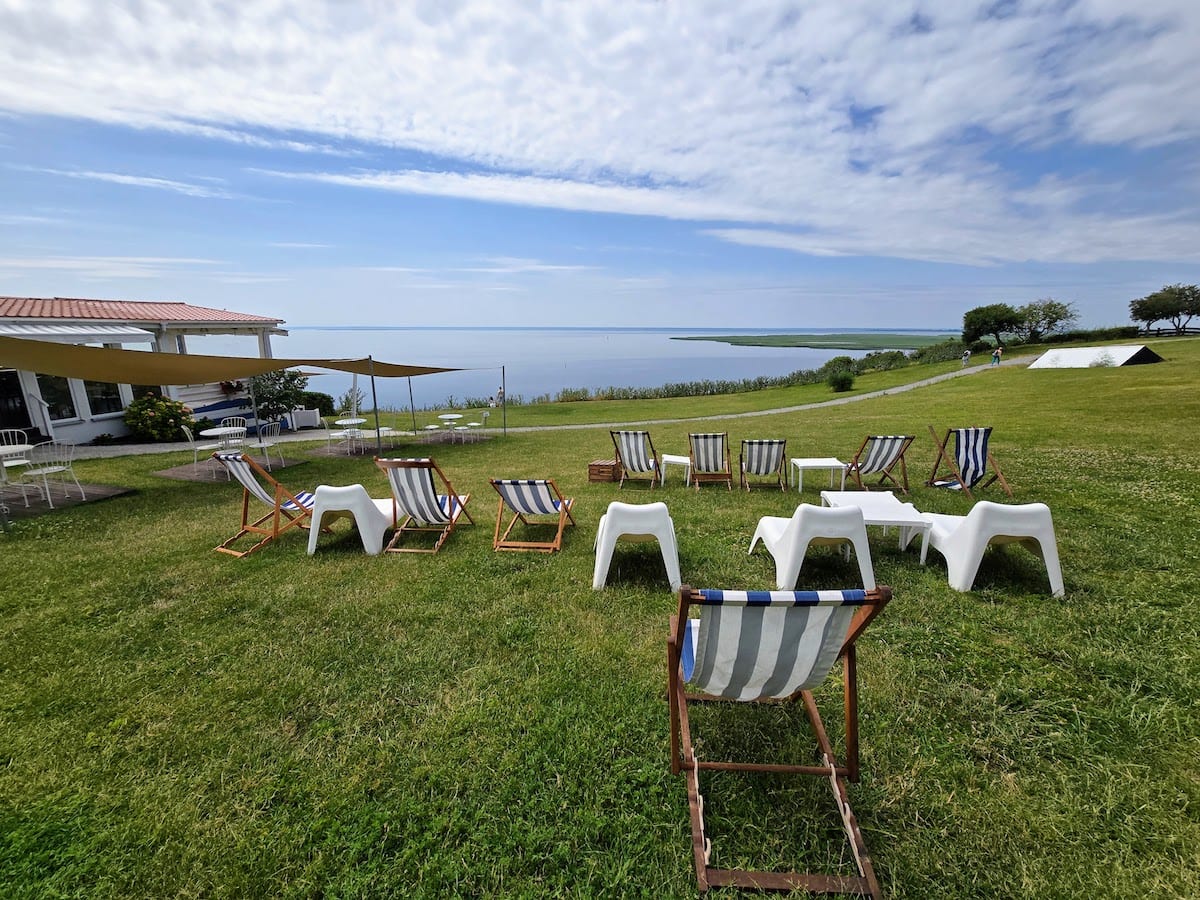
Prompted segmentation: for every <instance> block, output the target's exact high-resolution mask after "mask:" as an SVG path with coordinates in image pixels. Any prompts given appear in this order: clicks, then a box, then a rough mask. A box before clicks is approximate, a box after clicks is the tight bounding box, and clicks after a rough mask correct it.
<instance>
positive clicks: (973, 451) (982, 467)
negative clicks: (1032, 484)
mask: <svg viewBox="0 0 1200 900" xmlns="http://www.w3.org/2000/svg"><path fill="white" fill-rule="evenodd" d="M929 435H930V437H932V438H933V442H934V443H935V444H937V456H936V457H935V458H934V460H933V473H932V474H931V475H930V476H929V480H928V481H927V482H925V483H926V484H927V485H928V486H929V487H944V488H951V489H952V490H956V491H958V490H961V491H962V492H963V493H964V494H966V495H967V496H968V497H971V499H972V500H974V499H975V498H974V496H972V494H971V488H973V487H976V486H978V487H980V488H985V487H987V486H988V485H990V484H992V483H993V482H996V481H999V482H1000V487H1002V488H1003V489H1004V493H1006V494H1008V496H1010V497H1011V496H1012V489H1011V488H1010V487H1009V486H1008V482H1007V481H1006V480H1005V479H1004V473H1003V472H1001V471H1000V466H998V465H997V464H996V459H995V457H993V456H992V453H991V451H990V450H989V449H988V442H989V440H990V439H991V436H992V429H991V426H988V427H986V428H980V427H974V428H951V429H949V430H947V431H946V436H945V437H943V438H942V439H941V440H940V441H939V440H938V436H937V432H936V431H934V430H933V426H932V425H930V426H929ZM950 435H954V456H950V454H949V453H947V452H946V445H947V444H948V443H949V442H950ZM943 463H945V465H946V466H947V468H949V469H950V473H949V474H948V475H944V476H942V477H940V478H939V477H938V476H939V471H940V470H941V468H942V464H943ZM989 464H990V465H991V467H992V477H991V478H988V479H987V480H986V481H984V478H985V477H986V476H987V474H988V465H989ZM980 482H983V483H982V484H980Z"/></svg>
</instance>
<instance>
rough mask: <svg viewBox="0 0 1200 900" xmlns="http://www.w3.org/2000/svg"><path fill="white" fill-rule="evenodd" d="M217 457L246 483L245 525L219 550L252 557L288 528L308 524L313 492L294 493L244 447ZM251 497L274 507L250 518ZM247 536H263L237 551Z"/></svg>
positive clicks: (243, 513)
mask: <svg viewBox="0 0 1200 900" xmlns="http://www.w3.org/2000/svg"><path fill="white" fill-rule="evenodd" d="M213 459H215V460H216V461H217V462H219V463H220V464H221V465H223V466H224V467H225V468H226V469H227V470H228V471H229V474H230V475H232V476H233V477H234V478H236V479H237V481H238V483H239V484H241V486H242V524H241V528H240V529H239V530H238V532H237V534H235V535H234V536H233V537H231V538H229V539H228V540H227V541H225V542H224V543H222V544H221V545H220V546H218V547H216V548H215V549H216V550H217V552H219V553H228V554H229V555H231V556H237V557H242V556H249V555H250V554H251V553H253V552H254V551H255V550H258V549H260V548H262V547H264V546H266V545H267V544H269V543H270V542H271V541H273V540H275V538H277V537H279V536H280V535H281V534H283V533H284V532H285V531H289V530H290V529H292V528H296V527H300V528H307V527H308V523H309V517H310V515H311V512H312V505H313V495H312V493H311V492H309V491H300V492H299V493H296V494H293V493H292V492H291V491H289V490H288V489H287V488H285V487H284V486H283V485H282V484H280V483H279V482H278V481H276V480H275V479H274V478H272V477H271V474H270V473H269V472H267V471H266V470H265V469H264V468H263V467H262V466H260V465H259V464H258V463H256V462H255V461H254V460H252V459H251V458H250V457H248V456H247V455H246V454H245V453H243V452H242V451H241V450H220V451H218V452H216V453H214V454H213ZM264 485H265V486H264ZM251 497H254V499H256V500H258V501H259V502H260V503H262V504H264V505H265V506H267V507H268V508H269V509H270V512H268V513H267V514H266V515H265V516H263V517H262V518H260V519H257V520H255V521H253V522H251V521H250V498H251ZM268 521H269V522H270V523H271V524H270V526H269V527H268V526H266V525H265V524H264V523H266V522H268ZM246 535H258V536H260V537H261V538H262V539H261V540H260V541H259V542H258V543H256V544H255V545H254V546H252V547H251V548H250V549H249V550H235V549H234V548H233V544H234V543H235V542H236V541H237V540H239V539H240V538H242V537H244V536H246Z"/></svg>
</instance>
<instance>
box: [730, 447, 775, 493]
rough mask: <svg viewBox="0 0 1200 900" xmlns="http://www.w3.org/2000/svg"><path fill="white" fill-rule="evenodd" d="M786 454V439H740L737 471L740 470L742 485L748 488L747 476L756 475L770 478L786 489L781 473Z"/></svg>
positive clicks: (748, 480)
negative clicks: (740, 446)
mask: <svg viewBox="0 0 1200 900" xmlns="http://www.w3.org/2000/svg"><path fill="white" fill-rule="evenodd" d="M786 454H787V441H786V440H782V439H771V440H744V441H742V450H741V452H740V453H739V454H738V471H739V472H740V478H741V482H742V487H744V488H745V489H746V490H750V479H749V477H748V476H750V475H756V476H758V477H760V478H772V479H774V480H775V482H776V483H777V484H778V485H779V489H780V490H781V491H785V490H787V485H786V484H785V483H784V474H783V463H784V458H785V456H786Z"/></svg>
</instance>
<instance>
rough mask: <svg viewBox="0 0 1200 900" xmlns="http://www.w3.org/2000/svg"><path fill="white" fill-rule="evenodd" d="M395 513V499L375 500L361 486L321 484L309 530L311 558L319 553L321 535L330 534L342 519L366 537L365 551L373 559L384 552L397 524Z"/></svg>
mask: <svg viewBox="0 0 1200 900" xmlns="http://www.w3.org/2000/svg"><path fill="white" fill-rule="evenodd" d="M392 513H393V506H392V498H391V497H386V498H384V499H383V500H375V499H372V497H371V495H370V494H368V493H367V489H366V488H365V487H363V486H362V485H361V484H348V485H345V486H342V487H337V486H334V485H329V484H320V485H317V489H316V490H315V491H313V505H312V521H313V527H311V528H310V529H309V530H308V555H309V556H312V555H313V554H314V553H316V552H317V539H318V537H319V535H320V532H322V531H328V530H329V526H330V525H331V524H332V523H333V522H335V521H337V520H338V519H350V520H351V521H353V522H354V527H355V528H357V529H358V534H359V537H361V538H362V545H363V550H365V551H366V552H367V555H369V556H378V555H379V554H380V553H382V552H383V538H384V534H385V533H386V532H387V530H388V529H389V528H391V527H393V525H395V522H394V520H393V519H392Z"/></svg>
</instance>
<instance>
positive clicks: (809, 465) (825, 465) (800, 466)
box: [788, 456, 850, 493]
mask: <svg viewBox="0 0 1200 900" xmlns="http://www.w3.org/2000/svg"><path fill="white" fill-rule="evenodd" d="M848 468H850V464H849V463H844V462H842V461H841V460H840V459H835V458H834V457H832V456H820V457H816V456H813V457H797V456H793V457H792V465H791V468H789V469H788V484H789V485H790V484H791V483H792V470H793V469H794V470H795V475H796V492H797V493H800V492H801V491H803V490H804V471H805V470H806V469H828V470H829V486H830V487H831V488H832V487H833V478H834V475H836V474H837V472H838V470H841V473H842V488H841V489H842V490H843V491H844V490H845V489H846V470H847V469H848Z"/></svg>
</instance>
